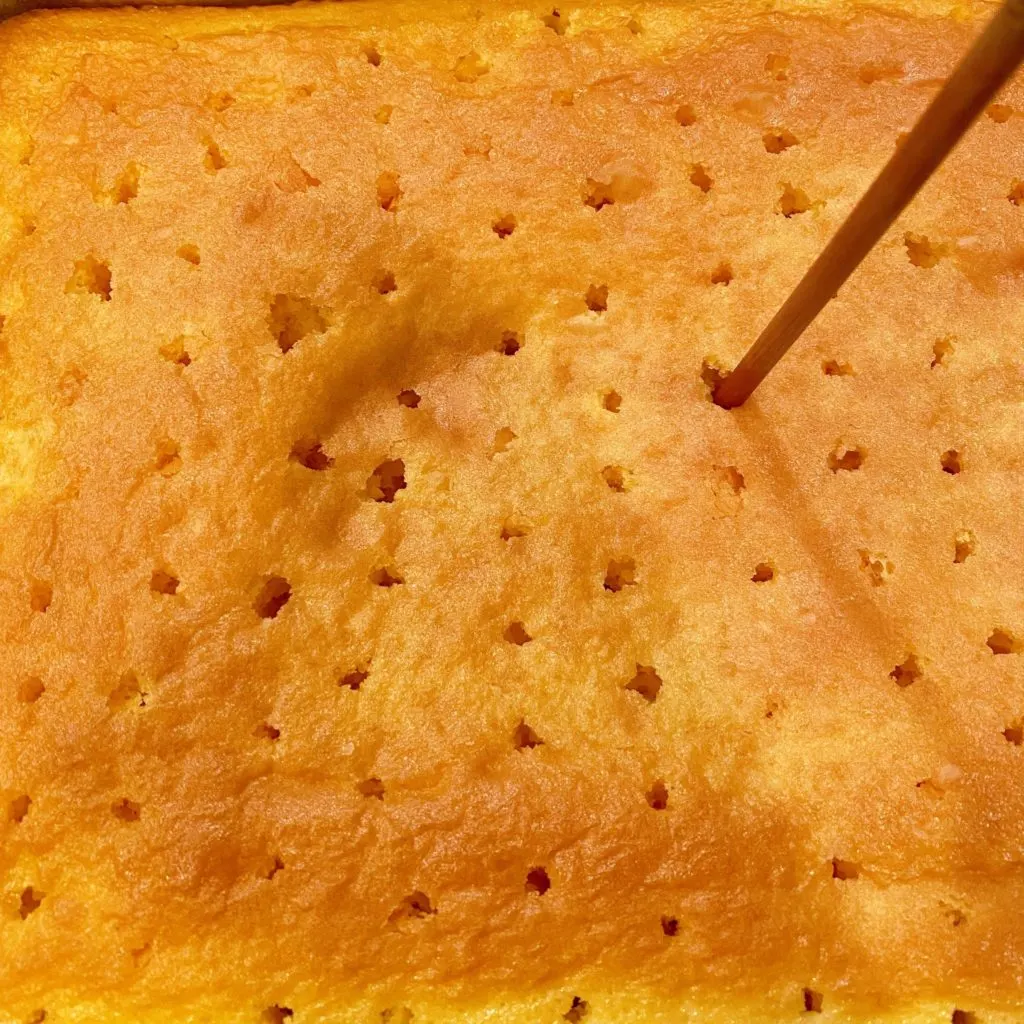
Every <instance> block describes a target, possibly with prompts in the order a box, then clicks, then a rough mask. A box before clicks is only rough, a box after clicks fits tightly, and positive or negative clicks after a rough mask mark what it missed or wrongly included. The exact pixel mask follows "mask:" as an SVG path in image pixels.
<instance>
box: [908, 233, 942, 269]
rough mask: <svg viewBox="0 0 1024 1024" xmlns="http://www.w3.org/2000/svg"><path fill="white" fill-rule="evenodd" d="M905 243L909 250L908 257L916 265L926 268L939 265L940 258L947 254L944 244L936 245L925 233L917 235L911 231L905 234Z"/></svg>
mask: <svg viewBox="0 0 1024 1024" xmlns="http://www.w3.org/2000/svg"><path fill="white" fill-rule="evenodd" d="M903 244H904V246H905V247H906V250H907V259H909V260H910V262H911V263H912V264H913V265H914V266H915V267H922V268H924V269H925V270H930V269H931V268H932V267H935V266H938V263H939V260H941V259H942V257H943V256H945V255H946V250H945V247H944V246H940V245H935V244H934V243H932V242H930V241H929V240H928V238H927V237H926V236H925V235H915V234H914V233H913V232H911V231H908V232H907V233H906V234H905V235H904V236H903Z"/></svg>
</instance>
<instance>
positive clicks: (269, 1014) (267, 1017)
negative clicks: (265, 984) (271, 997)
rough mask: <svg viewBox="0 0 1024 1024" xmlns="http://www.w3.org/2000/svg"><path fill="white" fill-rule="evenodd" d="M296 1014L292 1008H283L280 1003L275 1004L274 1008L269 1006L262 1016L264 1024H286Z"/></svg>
mask: <svg viewBox="0 0 1024 1024" xmlns="http://www.w3.org/2000/svg"><path fill="white" fill-rule="evenodd" d="M294 1016H295V1014H294V1012H293V1011H292V1009H291V1007H288V1006H281V1005H279V1004H278V1003H274V1005H273V1006H268V1007H267V1008H266V1009H265V1010H264V1011H263V1014H262V1018H261V1019H262V1021H263V1024H284V1022H285V1021H286V1020H288V1019H290V1018H291V1017H294Z"/></svg>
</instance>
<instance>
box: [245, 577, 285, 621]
mask: <svg viewBox="0 0 1024 1024" xmlns="http://www.w3.org/2000/svg"><path fill="white" fill-rule="evenodd" d="M291 596H292V588H291V586H290V585H289V584H288V581H287V580H286V579H285V578H284V577H283V576H271V577H269V578H268V579H267V581H266V582H265V583H264V584H263V586H262V587H261V588H260V592H259V593H258V594H257V595H256V600H255V601H253V604H252V606H253V609H254V610H255V612H256V614H257V615H258V616H259V617H260V618H261V619H276V618H277V615H278V613H279V612H280V611H281V609H282V608H283V607H284V606H285V605H286V604H287V603H288V602H289V601H290V600H291Z"/></svg>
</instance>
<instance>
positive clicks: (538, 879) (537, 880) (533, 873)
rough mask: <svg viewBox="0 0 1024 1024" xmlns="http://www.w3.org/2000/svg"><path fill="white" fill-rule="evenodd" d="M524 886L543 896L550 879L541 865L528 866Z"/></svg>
mask: <svg viewBox="0 0 1024 1024" xmlns="http://www.w3.org/2000/svg"><path fill="white" fill-rule="evenodd" d="M524 888H525V889H526V891H527V892H528V893H536V894H537V895H538V896H543V895H544V893H546V892H547V891H548V889H550V888H551V879H550V878H549V877H548V873H547V871H546V870H545V869H544V868H542V867H535V868H530V870H529V871H527V872H526V883H525V885H524ZM567 1019H568V1018H567Z"/></svg>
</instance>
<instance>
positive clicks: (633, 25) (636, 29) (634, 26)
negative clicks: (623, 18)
mask: <svg viewBox="0 0 1024 1024" xmlns="http://www.w3.org/2000/svg"><path fill="white" fill-rule="evenodd" d="M626 28H628V29H629V31H630V32H632V33H633V35H635V36H638V35H640V34H641V33H642V32H643V30H644V27H643V25H641V24H640V22H639V21H638V20H637V19H636V18H630V19H629V21H627V22H626Z"/></svg>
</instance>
